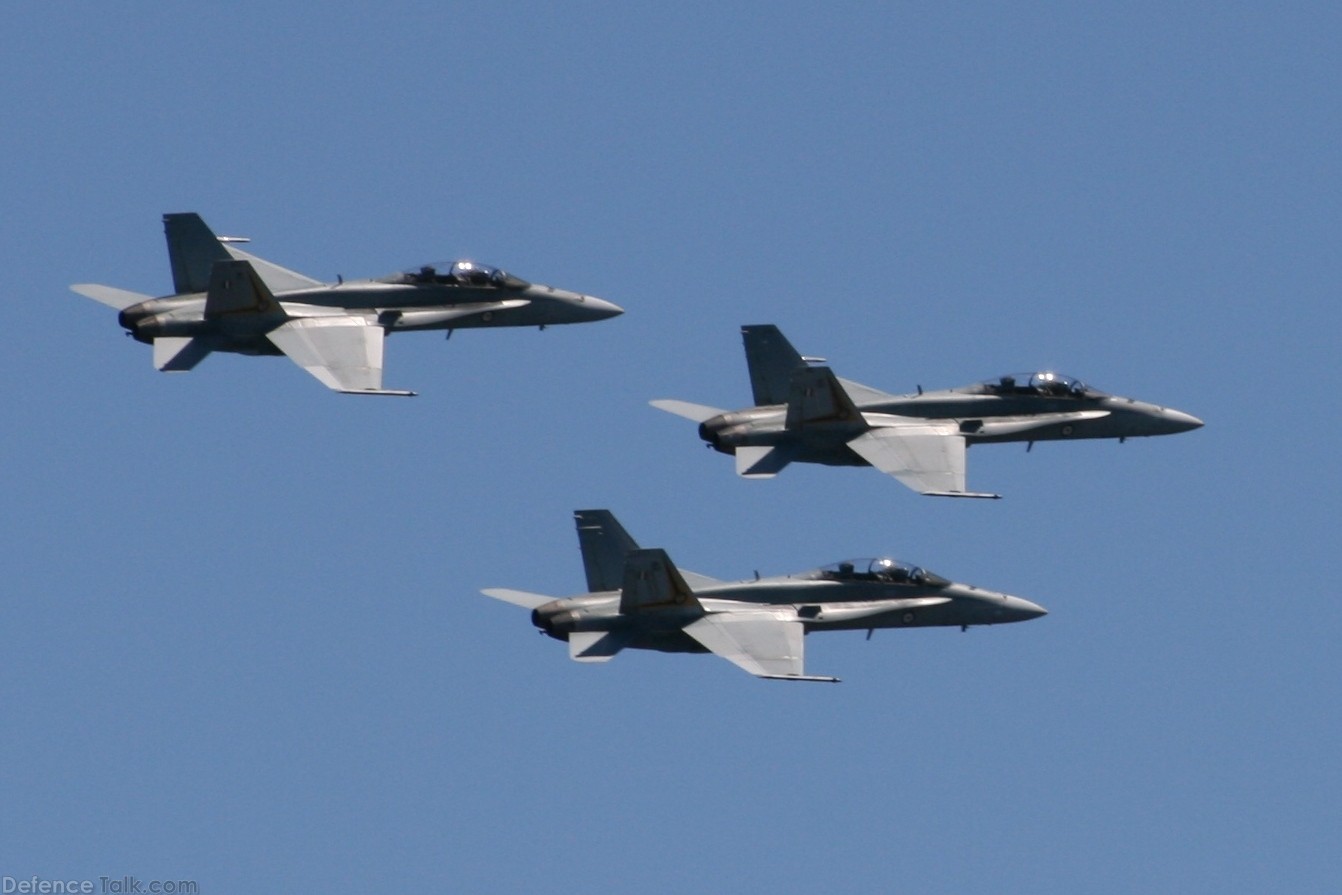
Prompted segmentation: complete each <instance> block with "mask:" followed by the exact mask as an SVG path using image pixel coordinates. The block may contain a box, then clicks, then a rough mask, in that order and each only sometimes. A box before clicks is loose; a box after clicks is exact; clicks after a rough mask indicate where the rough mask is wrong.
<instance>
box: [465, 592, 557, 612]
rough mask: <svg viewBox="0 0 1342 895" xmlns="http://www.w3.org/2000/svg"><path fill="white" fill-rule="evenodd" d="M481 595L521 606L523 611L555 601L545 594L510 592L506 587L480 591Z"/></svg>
mask: <svg viewBox="0 0 1342 895" xmlns="http://www.w3.org/2000/svg"><path fill="white" fill-rule="evenodd" d="M480 593H482V594H484V595H485V596H486V597H492V598H493V599H495V600H502V601H503V602H505V603H512V604H513V605H514V606H521V607H522V608H523V609H535V608H536V607H537V606H544V605H545V604H546V603H549V602H551V601H552V600H554V597H547V596H545V594H532V593H527V592H526V591H524V590H509V589H508V588H506V587H490V588H486V589H485V590H482V591H480Z"/></svg>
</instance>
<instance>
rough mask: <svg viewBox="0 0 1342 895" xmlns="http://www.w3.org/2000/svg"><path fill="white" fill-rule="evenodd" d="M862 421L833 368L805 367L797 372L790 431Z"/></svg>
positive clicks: (792, 389)
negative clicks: (820, 424)
mask: <svg viewBox="0 0 1342 895" xmlns="http://www.w3.org/2000/svg"><path fill="white" fill-rule="evenodd" d="M861 419H862V414H861V413H859V412H858V410H857V407H856V406H854V404H853V399H852V398H850V397H848V393H847V392H845V391H844V390H843V386H842V385H840V384H839V380H838V377H836V376H835V375H834V371H833V370H831V369H830V368H829V367H803V368H802V369H800V370H796V371H794V372H793V374H792V380H791V383H790V387H789V388H788V399H787V422H786V424H785V425H786V427H787V428H788V429H797V428H800V427H801V426H807V425H815V424H816V423H841V422H849V421H858V420H861Z"/></svg>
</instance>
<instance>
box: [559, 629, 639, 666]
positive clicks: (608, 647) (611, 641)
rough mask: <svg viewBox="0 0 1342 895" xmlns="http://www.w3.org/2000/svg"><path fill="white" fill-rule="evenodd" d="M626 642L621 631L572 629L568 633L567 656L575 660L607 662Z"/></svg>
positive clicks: (626, 639) (626, 636) (627, 638)
mask: <svg viewBox="0 0 1342 895" xmlns="http://www.w3.org/2000/svg"><path fill="white" fill-rule="evenodd" d="M628 642H629V635H628V634H626V633H624V632H622V631H574V632H573V633H571V634H569V635H568V656H569V658H570V659H572V660H573V661H575V662H609V661H610V660H611V659H613V658H615V654H616V653H618V652H619V651H620V650H622V649H624V647H625V645H626V644H627V643H628Z"/></svg>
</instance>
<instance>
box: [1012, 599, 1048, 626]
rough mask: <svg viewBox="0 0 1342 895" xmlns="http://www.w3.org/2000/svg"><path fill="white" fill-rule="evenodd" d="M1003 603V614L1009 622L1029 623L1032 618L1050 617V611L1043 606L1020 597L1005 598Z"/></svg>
mask: <svg viewBox="0 0 1342 895" xmlns="http://www.w3.org/2000/svg"><path fill="white" fill-rule="evenodd" d="M1002 603H1003V606H1002V614H1003V615H1004V616H1006V619H1005V620H1006V621H1009V622H1028V621H1029V620H1030V619H1032V618H1039V617H1040V616H1044V615H1048V610H1047V609H1045V608H1044V607H1043V606H1040V605H1039V604H1038V603H1031V602H1030V601H1029V600H1023V599H1021V598H1020V597H1004V598H1003V599H1002Z"/></svg>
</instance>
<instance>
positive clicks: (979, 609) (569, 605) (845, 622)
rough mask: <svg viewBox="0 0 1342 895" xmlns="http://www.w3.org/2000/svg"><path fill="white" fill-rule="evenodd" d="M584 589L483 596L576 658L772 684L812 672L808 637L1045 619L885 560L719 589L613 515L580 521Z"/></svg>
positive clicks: (598, 513)
mask: <svg viewBox="0 0 1342 895" xmlns="http://www.w3.org/2000/svg"><path fill="white" fill-rule="evenodd" d="M574 522H575V524H576V526H577V529H578V543H579V546H580V548H581V550H582V555H583V567H584V570H585V572H586V574H587V581H588V587H589V588H592V589H593V591H594V592H591V593H587V594H582V595H578V596H573V597H567V598H560V599H556V598H553V597H548V596H544V595H541V594H532V593H527V592H525V591H517V590H509V589H505V588H490V589H487V590H485V591H483V593H484V594H485V596H488V597H492V598H494V599H496V600H502V601H504V602H506V603H512V604H514V605H517V606H521V607H523V608H525V609H530V610H531V620H532V624H534V625H535V626H536V627H537V628H539V629H540V630H541V631H542V632H543V633H545V634H547V635H549V636H550V637H553V638H555V639H556V640H562V641H565V642H567V643H568V645H569V655H570V657H571V658H572V659H574V660H575V661H578V662H606V661H609V660H610V659H612V658H613V657H614V656H615V655H616V654H618V653H619V652H620V651H621V650H624V649H647V650H658V651H661V652H671V653H679V652H687V653H704V652H711V653H714V654H715V655H719V656H721V657H722V658H724V659H727V660H728V661H730V662H732V663H733V664H735V665H736V666H738V667H739V668H742V669H743V670H745V671H748V672H749V673H751V674H753V675H755V676H757V677H763V678H770V679H777V680H807V681H837V678H833V677H827V676H814V675H807V674H806V672H805V650H804V645H803V637H804V635H806V634H810V633H814V632H816V631H841V630H854V629H856V630H864V629H865V630H867V631H872V630H874V629H876V628H922V627H934V626H957V627H961V628H968V627H969V626H971V625H997V624H1007V623H1010V622H1018V621H1028V620H1029V619H1032V618H1038V617H1040V616H1042V615H1045V614H1046V611H1045V610H1044V609H1043V608H1042V607H1040V606H1038V605H1036V604H1034V603H1031V602H1030V601H1029V600H1024V599H1022V598H1020V597H1014V596H1011V595H1009V594H1004V593H998V592H996V591H990V590H984V589H982V588H978V587H974V586H972V585H968V584H958V583H956V582H953V581H949V580H947V579H945V578H942V577H941V576H939V575H936V574H933V573H931V572H928V571H926V570H924V569H921V568H918V567H917V566H912V565H909V564H907V563H901V562H898V561H896V560H892V559H886V558H876V559H865V560H849V561H846V562H841V563H834V564H832V565H830V566H825V567H823V568H820V569H813V570H811V571H807V572H801V573H799V574H795V575H780V576H774V577H769V578H756V579H754V580H748V581H720V580H718V579H715V578H710V577H708V576H706V575H700V574H697V573H694V572H688V571H684V570H682V569H679V568H677V567H676V566H675V564H674V563H672V561H671V558H670V557H669V556H668V555H667V553H666V551H664V550H661V549H657V548H654V549H641V548H640V547H639V546H638V544H637V543H636V542H635V541H634V539H633V538H631V537H630V536H629V534H628V533H627V532H626V531H625V530H624V528H623V527H622V526H621V525H620V523H619V522H618V521H617V520H616V519H615V517H614V515H612V514H611V513H610V511H608V510H578V511H577V512H576V513H574Z"/></svg>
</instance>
